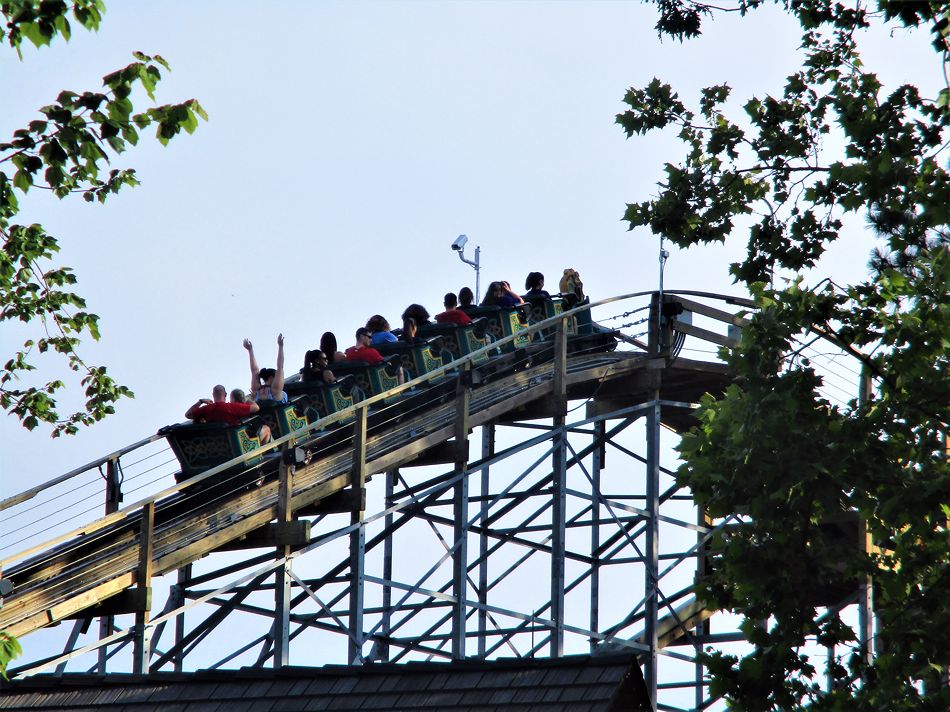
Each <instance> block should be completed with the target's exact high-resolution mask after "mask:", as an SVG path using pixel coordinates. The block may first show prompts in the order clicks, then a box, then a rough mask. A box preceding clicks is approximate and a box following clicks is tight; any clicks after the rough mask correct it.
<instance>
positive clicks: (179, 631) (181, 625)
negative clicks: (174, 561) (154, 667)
mask: <svg viewBox="0 0 950 712" xmlns="http://www.w3.org/2000/svg"><path fill="white" fill-rule="evenodd" d="M189 581H191V564H187V565H185V566H182V567H181V568H180V569H178V584H177V585H176V586H174V587H173V589H172V595H173V596H174V597H175V601H174V606H175V608H179V607H181V606H183V605H184V603H185V589H186V587H187V585H188V582H189ZM184 639H185V612H184V611H182V612H181V613H179V614H178V615H177V616H175V650H176V651H177V652H176V653H175V657H174V660H173V665H174V669H175V672H181V671H182V670H183V669H184V664H185V651H184V650H183V649H182V641H183V640H184Z"/></svg>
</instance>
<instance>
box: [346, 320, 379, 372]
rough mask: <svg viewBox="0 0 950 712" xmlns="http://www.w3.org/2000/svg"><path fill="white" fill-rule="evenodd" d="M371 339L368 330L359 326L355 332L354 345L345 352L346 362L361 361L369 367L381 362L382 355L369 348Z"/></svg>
mask: <svg viewBox="0 0 950 712" xmlns="http://www.w3.org/2000/svg"><path fill="white" fill-rule="evenodd" d="M371 342H372V337H371V336H370V333H369V329H367V328H366V327H364V326H361V327H360V328H359V329H357V330H356V344H354V345H353V346H351V347H350V348H348V349H347V350H346V360H347V361H362V362H364V363H368V364H369V365H370V366H375V365H376V364H378V363H382V362H383V360H384V359H383V355H382V354H381V353H379V351H377V350H376V349H374V348H373V347H372V346H370V343H371Z"/></svg>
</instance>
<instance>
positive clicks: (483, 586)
mask: <svg viewBox="0 0 950 712" xmlns="http://www.w3.org/2000/svg"><path fill="white" fill-rule="evenodd" d="M494 455H495V426H494V425H493V424H491V423H489V424H488V425H485V426H483V427H482V460H487V459H489V458H490V457H493V456H494ZM489 485H490V478H489V472H488V467H487V466H486V467H483V468H482V476H481V500H482V501H481V518H480V519H479V520H478V524H479V527H480V533H479V535H478V602H479V603H480V604H481V605H482V607H481V608H479V609H478V657H479V658H481V659H483V660H484V658H485V653H486V650H487V646H488V641H487V638H486V636H487V633H488V611H487V610H486V609H485V608H484V606H486V605H488V496H489V493H490V491H491V490H490V487H489Z"/></svg>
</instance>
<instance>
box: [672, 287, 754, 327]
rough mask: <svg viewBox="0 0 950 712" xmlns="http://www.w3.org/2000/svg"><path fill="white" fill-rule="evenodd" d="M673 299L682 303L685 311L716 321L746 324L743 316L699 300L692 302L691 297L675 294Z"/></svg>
mask: <svg viewBox="0 0 950 712" xmlns="http://www.w3.org/2000/svg"><path fill="white" fill-rule="evenodd" d="M673 299H674V300H676V301H677V302H679V303H680V304H682V305H683V307H684V308H685V309H686V310H687V311H691V312H693V313H694V314H702V315H703V316H708V317H709V318H710V319H716V320H718V321H723V322H725V323H727V324H733V325H734V326H748V325H749V320H748V319H745V318H744V317H741V316H737V315H736V314H730V313H729V312H727V311H723V310H722V309H716V308H715V307H711V306H708V305H706V304H702V303H700V302H694V301H693V300H692V299H686V298H685V297H681V296H679V295H676V296H674V297H673Z"/></svg>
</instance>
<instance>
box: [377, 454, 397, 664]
mask: <svg viewBox="0 0 950 712" xmlns="http://www.w3.org/2000/svg"><path fill="white" fill-rule="evenodd" d="M398 476H399V470H389V471H387V472H386V495H385V496H386V499H385V505H384V506H385V507H386V509H389V508H390V507H392V506H393V492H394V491H395V489H396V478H397V477H398ZM384 521H385V525H384V526H385V528H386V531H387V532H390V535H389V536H387V537H386V539H385V540H384V541H383V580H384V581H385V582H386V583H384V584H383V626H382V633H383V637H384V638H385V639H386V640H385V642H383V643H382V644H381V645H380V646H379V659H380V660H382V661H383V662H389V636H390V634H391V633H392V629H393V614H392V605H393V587H392V586H391V585H390V581H392V580H393V534H392V528H393V515H392V514H387V515H386V517H385V520H384Z"/></svg>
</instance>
